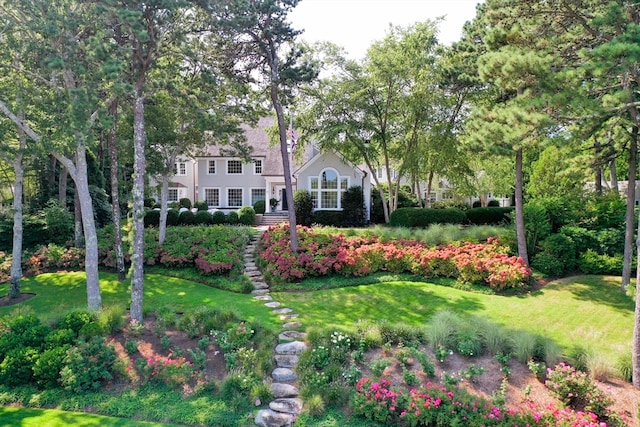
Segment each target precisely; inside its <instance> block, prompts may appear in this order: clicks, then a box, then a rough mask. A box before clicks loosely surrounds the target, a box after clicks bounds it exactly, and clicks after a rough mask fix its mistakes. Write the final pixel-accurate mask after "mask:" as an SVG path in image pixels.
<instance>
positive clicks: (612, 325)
mask: <svg viewBox="0 0 640 427" xmlns="http://www.w3.org/2000/svg"><path fill="white" fill-rule="evenodd" d="M619 280H620V279H619V278H616V277H607V276H576V277H570V278H565V279H562V280H558V281H555V282H552V283H550V284H549V285H547V286H545V287H544V288H543V289H542V290H540V291H537V292H534V293H531V294H526V295H519V296H499V295H485V294H478V293H470V292H465V291H461V290H457V289H454V288H450V287H446V286H441V285H436V284H432V283H421V282H407V281H396V282H390V283H380V284H374V285H366V286H357V287H349V288H341V289H331V290H323V291H317V292H310V293H277V294H274V298H275V299H276V300H278V301H281V302H282V303H283V304H284V305H285V306H287V307H293V308H294V309H295V310H296V312H298V313H300V318H299V319H300V322H302V324H303V325H323V326H325V327H328V328H331V327H336V328H340V329H345V328H346V329H349V328H352V327H353V326H354V325H355V323H356V322H357V321H358V320H359V319H367V320H371V321H375V320H380V319H386V320H389V321H391V322H405V323H409V324H412V325H419V324H426V323H427V322H428V321H429V319H430V318H431V316H433V314H434V313H436V312H438V311H440V310H451V311H453V312H456V313H460V314H465V315H478V316H485V317H487V318H488V319H490V320H492V321H494V322H496V323H498V324H501V325H504V326H505V327H507V328H509V329H512V330H524V331H529V332H533V333H536V334H539V335H543V336H546V337H549V338H552V339H553V340H555V341H556V342H557V343H558V344H559V345H560V346H562V347H563V349H565V350H566V349H568V348H570V347H571V346H573V345H576V344H579V345H582V346H585V347H590V348H593V349H596V350H598V351H602V353H603V354H604V355H605V356H606V357H607V358H608V359H609V360H610V361H612V362H613V361H615V360H616V359H617V357H618V355H619V354H620V352H623V351H629V350H630V345H631V338H632V333H633V312H634V303H633V301H632V300H631V299H630V298H629V297H628V296H626V295H624V294H622V293H621V292H620V291H619Z"/></svg>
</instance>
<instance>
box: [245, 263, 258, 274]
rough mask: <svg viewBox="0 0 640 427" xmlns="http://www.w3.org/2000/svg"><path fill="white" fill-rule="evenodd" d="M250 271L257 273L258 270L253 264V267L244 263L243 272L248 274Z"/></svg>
mask: <svg viewBox="0 0 640 427" xmlns="http://www.w3.org/2000/svg"><path fill="white" fill-rule="evenodd" d="M250 271H259V270H258V267H256V265H255V264H253V265H249V263H246V264H245V265H244V272H245V273H248V272H250Z"/></svg>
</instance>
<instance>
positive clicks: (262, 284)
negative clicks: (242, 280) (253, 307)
mask: <svg viewBox="0 0 640 427" xmlns="http://www.w3.org/2000/svg"><path fill="white" fill-rule="evenodd" d="M253 289H269V285H267V284H266V283H265V282H253Z"/></svg>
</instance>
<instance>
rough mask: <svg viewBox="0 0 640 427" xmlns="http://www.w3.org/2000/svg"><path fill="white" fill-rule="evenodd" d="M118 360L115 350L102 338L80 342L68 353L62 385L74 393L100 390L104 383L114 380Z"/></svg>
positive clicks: (63, 370)
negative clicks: (115, 365)
mask: <svg viewBox="0 0 640 427" xmlns="http://www.w3.org/2000/svg"><path fill="white" fill-rule="evenodd" d="M116 358H117V356H116V352H115V350H114V349H113V347H112V346H110V345H108V344H107V343H106V341H105V339H104V338H102V337H95V338H92V339H91V340H90V341H80V342H79V343H78V345H77V346H76V347H72V348H71V349H69V351H67V354H66V356H65V358H64V365H65V366H64V367H63V368H62V370H61V372H60V377H61V383H62V385H63V386H64V387H65V388H66V389H68V390H71V391H73V392H74V393H82V392H84V391H88V390H93V391H96V390H99V389H100V388H101V387H102V384H103V382H104V381H107V380H110V379H112V378H113V372H114V366H113V365H114V363H115V361H116Z"/></svg>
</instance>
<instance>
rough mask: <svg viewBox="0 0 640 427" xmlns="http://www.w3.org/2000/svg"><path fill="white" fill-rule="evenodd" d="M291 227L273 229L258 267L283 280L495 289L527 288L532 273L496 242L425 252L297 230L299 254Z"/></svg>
mask: <svg viewBox="0 0 640 427" xmlns="http://www.w3.org/2000/svg"><path fill="white" fill-rule="evenodd" d="M288 236H289V229H288V226H287V225H282V226H277V227H272V228H270V229H269V230H268V231H267V232H265V233H264V234H263V235H262V239H261V241H260V260H259V262H260V264H261V266H262V268H263V270H264V271H265V274H266V275H267V276H268V277H269V278H271V279H275V280H279V281H298V280H302V279H304V278H306V277H311V276H324V275H330V274H340V275H344V276H362V275H366V274H371V273H375V272H378V271H389V272H392V273H405V272H406V273H412V274H418V275H422V276H424V277H453V278H457V279H458V280H460V281H461V282H465V283H478V284H485V285H488V286H490V287H491V288H493V289H495V290H498V291H499V290H503V289H507V288H521V287H524V286H525V285H526V283H527V281H528V280H529V277H530V275H531V270H530V269H529V268H527V267H526V266H525V264H524V261H523V260H522V259H520V258H518V257H515V256H509V255H508V253H507V252H508V248H507V247H505V246H502V245H501V244H500V242H499V241H498V240H497V239H489V240H488V241H487V243H463V244H457V245H454V244H449V245H441V246H439V247H437V248H427V247H425V246H424V244H423V243H421V242H419V241H416V240H398V241H393V242H382V241H380V240H378V239H377V238H376V237H366V238H365V237H350V238H347V237H344V236H342V235H340V234H337V235H331V236H330V235H326V234H318V233H315V232H314V231H313V230H312V229H310V228H306V227H299V229H298V246H299V249H298V254H297V255H294V254H293V252H292V251H291V247H290V243H289V237H288Z"/></svg>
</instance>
